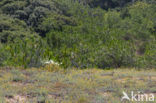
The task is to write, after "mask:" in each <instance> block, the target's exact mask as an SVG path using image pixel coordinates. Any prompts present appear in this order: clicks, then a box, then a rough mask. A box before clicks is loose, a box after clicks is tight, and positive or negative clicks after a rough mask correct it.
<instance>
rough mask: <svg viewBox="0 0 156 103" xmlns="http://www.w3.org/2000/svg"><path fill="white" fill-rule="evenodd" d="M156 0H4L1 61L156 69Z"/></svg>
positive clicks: (0, 24) (6, 63) (0, 13)
mask: <svg viewBox="0 0 156 103" xmlns="http://www.w3.org/2000/svg"><path fill="white" fill-rule="evenodd" d="M155 54H156V2H155V0H1V1H0V66H14V67H18V66H21V67H25V68H27V67H40V66H42V65H43V63H42V61H44V60H53V61H55V62H58V63H61V66H62V67H63V68H71V67H76V68H102V69H105V68H120V67H135V68H155V67H156V55H155Z"/></svg>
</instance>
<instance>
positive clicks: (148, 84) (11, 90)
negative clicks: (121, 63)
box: [0, 68, 156, 103]
mask: <svg viewBox="0 0 156 103" xmlns="http://www.w3.org/2000/svg"><path fill="white" fill-rule="evenodd" d="M53 71H54V68H53ZM155 83H156V72H155V70H148V73H147V71H136V70H135V69H131V70H129V69H117V70H105V71H103V70H99V69H86V70H75V69H70V70H62V69H60V70H59V68H58V69H56V70H55V72H48V71H45V70H41V69H40V70H39V69H32V68H31V69H26V70H20V69H13V68H11V70H10V69H9V68H8V69H4V68H2V69H1V70H0V100H1V102H2V103H17V102H19V103H104V102H109V103H121V101H120V100H121V97H122V96H123V94H122V92H123V91H125V92H126V93H128V94H129V93H130V91H134V93H137V91H140V90H141V91H142V92H143V93H146V94H150V93H152V94H155V93H156V91H155V90H156V86H155ZM125 102H126V101H125ZM126 103H131V101H130V102H128V101H127V102H126ZM133 103H137V101H136V102H133ZM149 103H154V101H153V102H149Z"/></svg>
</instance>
